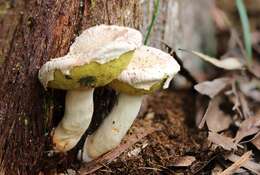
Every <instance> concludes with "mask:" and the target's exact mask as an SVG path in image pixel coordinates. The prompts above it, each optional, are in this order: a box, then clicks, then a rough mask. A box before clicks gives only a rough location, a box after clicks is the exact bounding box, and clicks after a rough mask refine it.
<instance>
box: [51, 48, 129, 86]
mask: <svg viewBox="0 0 260 175" xmlns="http://www.w3.org/2000/svg"><path fill="white" fill-rule="evenodd" d="M132 57H133V51H130V52H127V53H125V54H123V55H121V56H120V57H119V58H118V59H114V60H112V61H110V62H108V63H105V64H99V63H97V62H92V63H90V64H85V65H83V66H77V67H74V68H73V69H71V70H70V75H64V74H63V73H62V72H61V71H60V70H56V71H55V72H54V80H52V81H50V82H49V83H48V87H52V88H57V89H64V90H68V89H75V88H80V87H98V86H105V85H106V84H108V83H110V82H111V81H112V80H114V79H115V78H116V77H117V76H118V75H119V74H120V73H121V72H122V71H123V70H124V69H125V68H126V67H127V65H128V64H129V62H130V60H131V59H132Z"/></svg>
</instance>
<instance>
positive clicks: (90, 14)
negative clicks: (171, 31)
mask: <svg viewBox="0 0 260 175" xmlns="http://www.w3.org/2000/svg"><path fill="white" fill-rule="evenodd" d="M139 17H140V11H139V0H128V1H125V0H85V1H84V0H59V1H54V0H30V1H29V0H19V1H15V0H10V1H8V2H7V1H4V0H3V1H1V0H0V25H1V27H0V80H1V82H0V99H1V101H0V174H8V175H13V174H22V175H23V174H25V175H26V174H30V175H31V174H38V173H39V172H40V171H42V172H48V171H49V169H51V168H57V166H60V165H61V164H62V163H60V162H63V163H64V162H65V164H66V162H67V160H66V156H59V157H55V162H56V163H54V164H50V163H48V162H51V161H49V160H50V159H51V158H49V157H48V154H50V152H48V149H49V150H50V149H51V146H50V139H49V135H50V131H51V129H52V127H53V123H55V122H57V120H58V119H57V118H56V116H62V108H60V105H62V102H61V101H62V100H63V99H64V92H62V91H50V90H49V91H48V92H45V91H44V89H43V88H42V86H41V85H40V83H39V82H38V78H37V74H38V70H39V68H40V67H41V66H42V65H43V64H44V63H45V62H47V61H48V60H49V59H50V58H54V57H58V56H62V55H64V54H66V53H67V52H68V48H69V46H70V44H71V42H72V41H73V39H74V38H75V37H76V36H77V35H78V34H79V33H81V31H82V30H84V29H86V28H88V27H90V26H93V25H97V24H102V23H106V24H119V25H125V26H131V27H135V28H138V27H139V23H140V18H139ZM1 60H2V61H3V60H4V62H3V63H2V64H1V62H2V61H1ZM95 95H96V97H95V105H96V106H95V107H96V109H95V115H102V114H104V113H105V111H106V110H105V109H104V107H103V106H111V105H112V103H111V101H113V100H114V98H111V97H114V93H113V92H112V91H111V90H106V89H104V88H101V89H99V90H98V91H96V92H95ZM104 97H107V98H106V99H104ZM111 99H112V100H111ZM95 115H94V116H95ZM47 153H48V154H47ZM52 163H53V162H52ZM62 165H63V164H62Z"/></svg>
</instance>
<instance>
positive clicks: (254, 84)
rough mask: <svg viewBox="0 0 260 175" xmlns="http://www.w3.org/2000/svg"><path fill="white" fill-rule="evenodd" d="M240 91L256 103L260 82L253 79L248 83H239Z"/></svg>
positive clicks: (258, 100) (259, 99) (259, 92)
mask: <svg viewBox="0 0 260 175" xmlns="http://www.w3.org/2000/svg"><path fill="white" fill-rule="evenodd" d="M240 89H241V91H242V92H243V93H244V94H245V95H246V96H247V97H250V98H252V99H253V100H255V101H256V102H260V90H259V89H260V80H257V79H253V80H251V81H249V82H244V81H243V82H241V83H240Z"/></svg>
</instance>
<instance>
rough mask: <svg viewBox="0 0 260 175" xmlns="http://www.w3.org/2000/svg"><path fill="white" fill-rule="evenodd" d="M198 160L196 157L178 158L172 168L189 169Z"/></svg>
mask: <svg viewBox="0 0 260 175" xmlns="http://www.w3.org/2000/svg"><path fill="white" fill-rule="evenodd" d="M195 160H196V158H195V157H194V156H182V157H179V158H177V160H176V161H175V162H174V163H173V165H172V166H175V167H188V166H190V165H191V164H192V163H193V162H194V161H195Z"/></svg>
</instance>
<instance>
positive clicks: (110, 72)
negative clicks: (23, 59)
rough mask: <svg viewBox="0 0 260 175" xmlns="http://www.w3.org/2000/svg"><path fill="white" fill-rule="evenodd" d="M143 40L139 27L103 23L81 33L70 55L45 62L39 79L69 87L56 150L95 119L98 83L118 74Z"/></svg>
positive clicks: (56, 132) (74, 141)
mask: <svg viewBox="0 0 260 175" xmlns="http://www.w3.org/2000/svg"><path fill="white" fill-rule="evenodd" d="M141 44H142V35H141V33H140V32H139V31H137V30H135V29H132V28H128V27H122V26H115V25H99V26H95V27H91V28H89V29H87V30H85V31H84V32H83V33H82V34H81V35H80V36H78V37H77V38H76V39H75V42H74V43H73V44H72V45H71V46H70V49H69V52H68V54H67V55H65V56H63V57H60V58H54V59H52V60H50V61H48V62H47V63H45V64H44V65H43V66H42V68H41V69H40V71H39V80H40V82H41V83H42V84H43V86H44V87H45V88H47V87H51V88H56V89H63V90H68V92H67V94H66V103H65V112H64V117H63V118H62V121H61V122H60V123H59V125H58V126H57V128H56V129H55V130H54V134H53V144H54V148H55V150H57V151H59V152H65V151H68V150H70V149H72V148H73V147H74V146H75V145H76V144H77V143H78V141H79V140H80V138H81V136H82V135H83V134H84V132H85V131H86V129H87V128H88V126H89V123H90V121H91V117H92V113H93V90H94V87H98V86H104V85H106V84H108V83H110V82H111V81H112V80H113V79H115V78H117V77H118V75H119V74H120V73H121V72H122V70H123V69H125V68H126V67H127V65H128V64H129V62H130V60H131V58H132V57H133V53H134V50H135V49H136V48H138V47H140V46H141Z"/></svg>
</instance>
